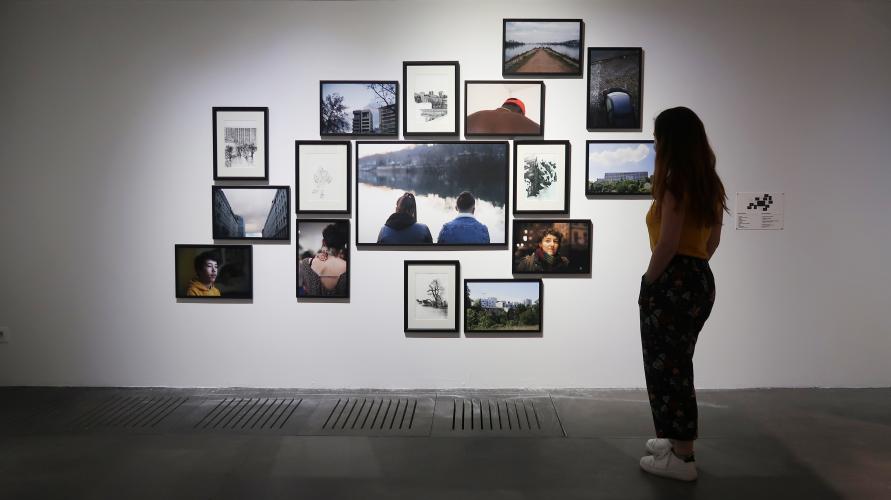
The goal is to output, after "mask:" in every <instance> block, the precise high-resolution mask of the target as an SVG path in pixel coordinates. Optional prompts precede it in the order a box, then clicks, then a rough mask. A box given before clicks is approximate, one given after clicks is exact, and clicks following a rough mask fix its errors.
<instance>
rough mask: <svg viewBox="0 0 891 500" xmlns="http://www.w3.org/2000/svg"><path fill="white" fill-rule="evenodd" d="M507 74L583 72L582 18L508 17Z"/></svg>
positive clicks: (503, 48) (505, 31)
mask: <svg viewBox="0 0 891 500" xmlns="http://www.w3.org/2000/svg"><path fill="white" fill-rule="evenodd" d="M503 34H504V36H503V37H502V42H501V61H502V66H501V74H502V75H504V76H513V75H524V76H582V47H584V46H585V42H584V23H583V22H582V20H581V19H505V20H504V29H503Z"/></svg>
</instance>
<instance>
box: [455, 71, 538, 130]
mask: <svg viewBox="0 0 891 500" xmlns="http://www.w3.org/2000/svg"><path fill="white" fill-rule="evenodd" d="M542 94H544V84H543V83H541V82H524V83H512V82H509V83H504V82H467V87H466V95H467V118H466V120H465V123H464V133H465V135H542V134H543V130H542V126H541V122H542V118H543V114H542V105H541V103H542V101H543V99H542ZM493 102H494V103H500V106H498V107H497V108H492V107H491V106H492V104H491V103H493Z"/></svg>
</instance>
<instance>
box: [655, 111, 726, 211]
mask: <svg viewBox="0 0 891 500" xmlns="http://www.w3.org/2000/svg"><path fill="white" fill-rule="evenodd" d="M654 135H655V136H656V169H655V172H654V179H653V198H655V200H656V213H658V214H660V215H661V213H662V207H661V203H662V198H663V197H664V196H665V192H666V191H668V192H670V193H671V194H672V195H674V197H675V199H677V200H678V204H679V205H680V204H686V208H687V212H686V217H689V218H690V219H691V220H692V221H693V222H694V223H695V224H696V225H699V226H711V225H714V224H717V223H719V222H720V220H721V211H722V210H724V211H727V194H726V193H725V192H724V184H723V183H722V182H721V178H720V177H718V173H717V172H716V171H715V153H714V151H712V148H711V146H710V145H709V143H708V137H707V136H706V135H705V126H704V125H703V124H702V120H700V119H699V117H698V116H696V113H694V112H693V110H691V109H689V108H685V107H677V108H671V109H666V110H665V111H663V112H661V113H659V116H657V117H656V125H655V130H654ZM719 207H720V208H719ZM728 213H729V211H728Z"/></svg>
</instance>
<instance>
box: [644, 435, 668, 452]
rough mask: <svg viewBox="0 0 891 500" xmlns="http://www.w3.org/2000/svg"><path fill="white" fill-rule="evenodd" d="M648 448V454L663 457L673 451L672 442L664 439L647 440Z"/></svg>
mask: <svg viewBox="0 0 891 500" xmlns="http://www.w3.org/2000/svg"><path fill="white" fill-rule="evenodd" d="M646 448H647V453H649V454H650V455H656V456H659V455H663V454H665V453H666V452H668V451H670V450H671V440H670V439H662V438H654V439H647V445H646Z"/></svg>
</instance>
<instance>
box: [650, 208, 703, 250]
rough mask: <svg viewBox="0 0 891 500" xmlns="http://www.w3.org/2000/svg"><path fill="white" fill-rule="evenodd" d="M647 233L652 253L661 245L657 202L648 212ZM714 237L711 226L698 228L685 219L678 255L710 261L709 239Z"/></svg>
mask: <svg viewBox="0 0 891 500" xmlns="http://www.w3.org/2000/svg"><path fill="white" fill-rule="evenodd" d="M646 221H647V232H648V233H649V234H650V251H652V250H653V249H654V248H656V244H657V243H659V233H660V231H661V229H662V228H661V227H660V223H661V222H662V218H661V217H660V216H659V215H658V214H656V202H655V201H653V204H652V205H650V209H649V210H648V211H647V217H646ZM711 235H712V228H711V226H697V225H696V224H694V223H693V222H692V221H691V220H690V218H687V217H685V218H684V225H683V226H682V227H681V240H680V241H679V242H678V254H679V255H689V256H690V257H696V258H699V259H705V260H708V247H707V245H708V239H709V237H710V236H711Z"/></svg>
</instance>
